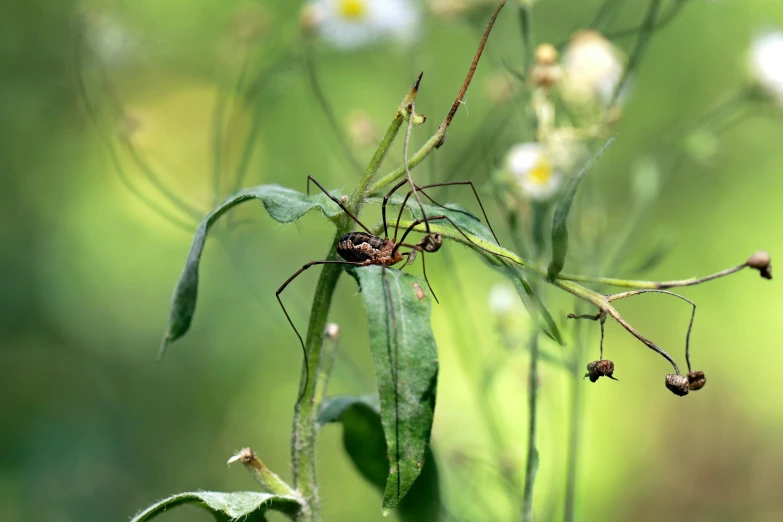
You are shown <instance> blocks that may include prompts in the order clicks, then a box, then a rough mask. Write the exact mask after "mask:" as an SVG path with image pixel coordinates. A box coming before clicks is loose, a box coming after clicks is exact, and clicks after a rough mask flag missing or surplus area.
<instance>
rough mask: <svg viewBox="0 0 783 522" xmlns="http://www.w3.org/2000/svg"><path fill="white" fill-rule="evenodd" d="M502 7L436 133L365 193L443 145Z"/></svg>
mask: <svg viewBox="0 0 783 522" xmlns="http://www.w3.org/2000/svg"><path fill="white" fill-rule="evenodd" d="M504 5H506V0H502V1H501V2H500V3H499V4H498V6H497V7H496V8H495V11H494V12H493V13H492V16H491V17H490V19H489V22H488V23H487V27H486V28H485V29H484V34H483V35H482V36H481V41H480V42H479V46H478V49H477V50H476V54H475V55H474V56H473V61H472V62H471V64H470V68H469V69H468V74H467V76H465V80H464V81H463V82H462V87H460V90H459V92H458V93H457V97H456V98H455V99H454V103H453V104H452V105H451V109H449V112H448V114H447V115H446V118H444V120H443V122H442V123H441V124H440V127H438V130H437V132H435V134H433V136H432V137H431V138H430V139H429V140H427V142H426V143H425V144H424V145H423V146H422V147H421V148H420V149H419V150H418V151H416V153H415V154H414V155H413V157H412V158H410V160H409V161H408V163H407V164H406V165H402V166H400V167H398V168H397V169H396V170H394V171H393V172H391V173H389V174H387V175H386V176H384V177H382V178H381V179H379V180H378V181H376V182H375V183H374V184H373V185H372V187H371V188H370V190H369V191H367V193H374V192H379V191H380V189H381V188H383V187H384V186H386V185H388V184H389V183H394V182H395V181H397V180H398V179H399V178H400V177H402V176H403V175H404V174H405V172H406V169H412V168H414V167H415V166H416V165H418V164H419V163H421V162H422V161H423V160H424V158H426V157H427V156H428V155H429V154H430V153H431V152H432V151H433V150H435V149H437V148H440V146H441V145H443V142H444V141H445V139H446V130H447V129H448V127H449V125H451V121H452V120H453V119H454V116H455V115H456V114H457V109H459V106H460V104H462V101H463V99H464V97H465V93H467V91H468V87H469V86H470V82H471V80H472V79H473V75H474V74H475V72H476V67H478V62H479V59H480V58H481V55H482V53H483V52H484V46H485V45H486V44H487V39H488V38H489V34H490V32H491V31H492V27H493V26H494V25H495V20H496V19H497V17H498V14H499V13H500V10H501V9H503V6H504Z"/></svg>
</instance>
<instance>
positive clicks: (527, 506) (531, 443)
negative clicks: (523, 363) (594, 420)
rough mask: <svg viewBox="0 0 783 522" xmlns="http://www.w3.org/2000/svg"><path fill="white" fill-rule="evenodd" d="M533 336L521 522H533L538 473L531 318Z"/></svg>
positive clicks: (532, 347) (535, 362)
mask: <svg viewBox="0 0 783 522" xmlns="http://www.w3.org/2000/svg"><path fill="white" fill-rule="evenodd" d="M533 323H534V324H533V334H532V336H531V339H530V369H529V373H530V375H529V387H528V439H527V463H526V464H525V487H524V490H523V492H522V522H532V521H533V488H534V486H535V482H536V473H537V472H538V449H537V448H536V414H537V409H538V355H539V352H538V331H539V329H538V321H537V314H535V315H534V316H533Z"/></svg>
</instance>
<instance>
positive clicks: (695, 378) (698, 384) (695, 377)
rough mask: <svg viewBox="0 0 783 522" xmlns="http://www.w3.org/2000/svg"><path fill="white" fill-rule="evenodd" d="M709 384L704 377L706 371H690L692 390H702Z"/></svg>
mask: <svg viewBox="0 0 783 522" xmlns="http://www.w3.org/2000/svg"><path fill="white" fill-rule="evenodd" d="M705 384H707V378H706V377H704V372H700V371H698V370H697V371H695V372H688V387H689V388H690V389H691V390H692V391H696V390H701V389H702V388H704V385H705Z"/></svg>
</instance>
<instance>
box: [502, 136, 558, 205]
mask: <svg viewBox="0 0 783 522" xmlns="http://www.w3.org/2000/svg"><path fill="white" fill-rule="evenodd" d="M505 166H506V171H507V172H508V173H509V174H510V175H511V177H512V179H513V180H514V182H515V183H516V184H517V186H519V188H520V190H521V192H522V194H524V195H525V196H527V197H528V198H530V199H533V200H537V201H543V200H546V199H549V198H550V197H551V196H552V195H553V194H554V193H555V192H557V189H558V188H559V187H560V181H561V176H560V173H558V172H555V170H554V168H553V167H552V162H551V161H550V160H549V158H548V157H547V155H546V154H545V152H544V147H543V146H542V145H541V144H540V143H533V142H529V143H520V144H518V145H514V146H513V147H511V150H509V151H508V154H507V155H506V165H505Z"/></svg>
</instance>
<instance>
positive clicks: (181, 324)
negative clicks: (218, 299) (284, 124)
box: [159, 185, 342, 357]
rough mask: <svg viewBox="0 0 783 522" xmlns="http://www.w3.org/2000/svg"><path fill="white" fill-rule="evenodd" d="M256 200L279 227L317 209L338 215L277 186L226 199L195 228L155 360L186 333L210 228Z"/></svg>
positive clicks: (328, 205)
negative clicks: (232, 212) (234, 210)
mask: <svg viewBox="0 0 783 522" xmlns="http://www.w3.org/2000/svg"><path fill="white" fill-rule="evenodd" d="M252 200H259V201H261V202H262V203H263V204H264V208H266V210H267V212H268V213H269V215H270V217H272V219H274V220H275V221H277V222H279V223H291V222H293V221H296V220H297V219H299V218H301V217H302V216H304V215H305V214H307V213H308V212H310V211H311V210H315V209H318V210H320V211H321V213H323V214H324V215H325V216H326V217H328V218H334V217H336V216H339V215H340V214H341V213H342V210H341V209H340V207H338V206H337V205H336V204H335V203H334V202H333V201H331V200H329V198H327V197H326V195H325V194H323V193H318V194H315V195H312V196H308V195H307V194H303V193H301V192H297V191H296V190H292V189H289V188H285V187H281V186H279V185H260V186H258V187H251V188H247V189H243V190H240V191H239V192H237V193H236V194H234V195H233V196H230V197H229V198H227V199H226V200H225V201H223V203H221V204H220V205H218V206H217V208H215V209H214V210H213V211H212V212H210V213H209V214H208V215H207V216H206V217H205V218H204V220H203V221H202V222H201V223H200V224H199V226H198V228H197V229H196V233H195V235H194V236H193V242H192V243H191V245H190V252H189V253H188V257H187V260H186V261H185V267H184V268H183V270H182V273H181V274H180V276H179V281H177V286H176V287H175V288H174V295H173V297H172V303H171V312H170V315H169V325H168V328H167V330H166V334H165V335H164V337H163V341H162V342H161V346H160V354H159V356H161V357H162V356H163V354H164V353H165V351H166V348H167V347H168V345H169V344H171V343H172V342H174V341H176V340H177V339H179V338H180V337H182V336H183V335H185V333H187V331H188V329H190V324H191V322H192V320H193V314H194V313H195V311H196V298H197V295H198V278H199V264H200V262H201V254H202V253H203V252H204V244H205V243H206V240H207V234H209V231H210V229H211V228H212V226H213V225H214V224H215V223H217V221H218V220H219V219H220V218H221V216H223V215H224V214H225V213H226V212H228V211H229V210H231V209H232V208H234V207H236V206H237V205H239V204H241V203H244V202H246V201H252Z"/></svg>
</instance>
